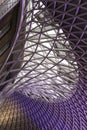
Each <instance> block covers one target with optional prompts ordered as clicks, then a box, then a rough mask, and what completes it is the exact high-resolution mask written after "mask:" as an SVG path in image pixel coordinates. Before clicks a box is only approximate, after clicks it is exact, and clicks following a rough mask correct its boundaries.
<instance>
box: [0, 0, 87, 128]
mask: <svg viewBox="0 0 87 130" xmlns="http://www.w3.org/2000/svg"><path fill="white" fill-rule="evenodd" d="M20 10H21V11H20ZM20 10H19V14H20V15H19V16H18V19H17V31H16V32H15V37H14V39H13V41H12V48H11V50H10V51H9V55H8V57H7V58H6V61H5V63H4V64H3V66H2V67H1V70H0V71H1V76H2V75H4V76H2V77H3V78H2V80H1V82H0V85H1V86H2V85H3V86H4V88H3V90H2V91H1V93H0V99H1V102H2V101H3V100H4V97H7V96H8V95H10V94H11V93H13V92H14V91H16V92H15V93H14V94H13V95H11V96H10V97H9V98H8V99H7V100H6V101H5V102H4V104H2V106H1V109H0V112H1V123H0V127H1V129H2V130H3V129H7V130H8V129H12V130H14V129H19V130H20V129H23V130H24V129H26V130H34V129H40V130H86V129H87V43H86V29H87V16H86V15H87V13H86V11H87V2H86V0H84V1H81V0H76V1H72V0H70V1H69V0H68V1H65V0H54V1H52V0H41V1H38V0H26V1H25V0H21V2H20ZM19 46H22V47H19ZM11 55H13V59H12V60H9V57H10V56H11ZM6 66H10V67H9V69H8V71H5V72H3V69H4V68H5V67H6ZM2 72H3V73H2ZM8 75H10V77H9V78H8V79H7V80H5V78H6V77H7V76H8ZM5 84H6V85H5ZM37 99H38V100H37ZM8 105H9V106H8ZM5 107H6V109H5ZM12 107H13V109H12ZM5 113H6V115H7V117H6V115H5ZM9 113H10V114H9ZM14 113H15V114H14ZM2 115H5V116H4V118H3V116H2ZM15 118H16V119H17V120H15ZM21 119H23V120H21ZM29 122H30V123H29Z"/></svg>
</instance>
